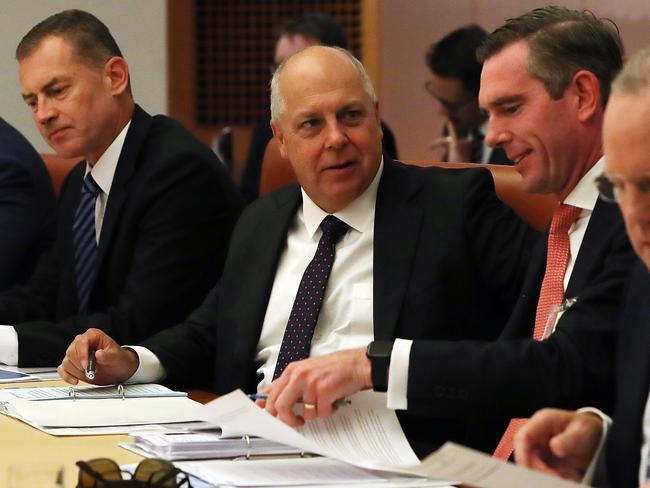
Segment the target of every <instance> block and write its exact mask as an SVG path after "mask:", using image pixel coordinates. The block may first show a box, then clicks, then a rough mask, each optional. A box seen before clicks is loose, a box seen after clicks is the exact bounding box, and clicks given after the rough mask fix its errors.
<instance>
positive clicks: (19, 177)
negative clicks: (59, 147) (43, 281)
mask: <svg viewBox="0 0 650 488" xmlns="http://www.w3.org/2000/svg"><path fill="white" fill-rule="evenodd" d="M54 224H55V200H54V191H53V190H52V181H51V180H50V175H49V174H48V172H47V168H46V167H45V164H44V163H43V160H42V159H41V157H40V156H39V154H38V153H37V152H36V150H35V149H34V148H33V147H32V145H31V144H30V143H29V142H28V141H27V139H25V137H24V136H23V135H22V134H21V133H20V132H18V131H17V130H16V129H14V128H13V127H12V126H11V125H9V124H8V123H7V122H5V121H4V120H3V119H2V118H0V229H2V230H1V231H0V291H2V290H5V289H7V288H9V287H10V286H11V285H13V284H15V283H19V282H23V281H24V280H25V279H26V278H27V277H29V276H30V275H31V273H32V271H33V270H34V266H35V265H36V261H37V259H38V257H39V256H40V255H41V254H42V253H43V252H44V251H45V250H46V249H49V247H50V245H51V244H52V241H53V240H54Z"/></svg>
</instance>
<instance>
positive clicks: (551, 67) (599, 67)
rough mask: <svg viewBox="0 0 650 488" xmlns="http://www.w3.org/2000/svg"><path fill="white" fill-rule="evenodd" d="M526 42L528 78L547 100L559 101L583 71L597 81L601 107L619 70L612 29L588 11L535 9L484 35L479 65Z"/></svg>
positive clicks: (619, 46) (616, 35)
mask: <svg viewBox="0 0 650 488" xmlns="http://www.w3.org/2000/svg"><path fill="white" fill-rule="evenodd" d="M518 41H526V42H527V43H528V45H529V47H530V58H529V61H528V72H529V73H530V75H531V76H533V77H535V78H537V79H538V80H540V81H541V82H542V83H543V84H544V86H545V87H546V90H547V91H548V93H549V95H550V96H551V98H553V99H555V100H557V99H560V98H562V96H563V95H564V91H565V90H566V88H567V87H568V86H569V83H570V82H571V79H572V78H573V75H575V74H576V73H577V72H578V71H580V70H583V69H584V70H587V71H590V72H591V73H593V74H594V75H595V76H596V78H598V81H599V84H600V93H601V99H602V103H603V105H604V104H605V103H606V102H607V99H608V97H609V90H610V85H611V83H612V80H613V79H614V77H615V76H616V74H617V73H618V71H619V70H620V69H621V66H622V64H623V60H622V59H623V43H622V41H621V38H620V36H619V33H618V28H617V27H616V24H614V22H612V21H611V20H608V19H599V18H598V17H596V16H595V15H594V14H593V13H592V12H590V11H588V10H583V11H578V10H570V9H568V8H565V7H558V6H548V7H543V8H536V9H534V10H531V11H530V12H527V13H525V14H524V15H521V16H519V17H516V18H513V19H508V20H506V22H505V24H503V25H502V26H501V27H499V28H498V29H496V30H495V31H494V32H492V33H491V34H489V35H488V36H487V38H486V40H485V42H484V43H483V45H482V46H481V47H480V48H479V49H478V51H477V55H478V59H479V61H481V62H484V61H485V60H487V59H488V58H490V57H492V56H494V55H495V54H497V53H499V52H500V51H501V50H502V49H504V48H505V47H507V46H509V45H511V44H513V43H515V42H518Z"/></svg>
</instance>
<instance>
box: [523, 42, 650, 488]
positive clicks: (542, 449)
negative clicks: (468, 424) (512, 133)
mask: <svg viewBox="0 0 650 488" xmlns="http://www.w3.org/2000/svg"><path fill="white" fill-rule="evenodd" d="M649 107H650V49H644V50H642V51H640V52H638V53H637V54H635V55H634V56H633V57H632V59H630V60H629V61H628V63H627V64H626V65H625V67H624V69H623V71H622V72H621V74H620V75H619V76H618V77H617V78H616V80H615V81H614V84H613V85H612V97H611V99H610V101H609V104H608V105H607V112H606V115H605V124H604V127H603V139H604V144H605V155H606V164H605V174H604V176H603V177H601V180H600V187H601V194H602V195H603V197H604V198H608V199H615V200H616V201H617V202H618V204H619V206H620V207H621V211H622V212H623V217H624V219H625V226H626V228H627V232H628V235H629V236H630V240H631V241H632V245H633V246H634V250H635V251H636V253H637V254H638V256H639V258H640V260H641V262H639V263H638V264H637V265H636V267H635V269H634V272H633V273H632V275H631V279H630V283H629V286H628V290H627V300H626V304H625V308H624V309H623V312H622V313H621V316H620V321H619V326H618V332H619V333H618V355H617V359H616V380H617V381H616V408H615V410H614V416H613V423H612V422H611V421H610V420H609V419H605V423H604V424H603V420H602V419H601V416H599V415H596V413H597V412H594V411H593V410H592V409H584V410H582V411H578V412H570V411H566V410H554V409H546V410H541V411H540V412H538V413H536V414H535V415H534V416H533V417H532V418H531V419H530V421H529V422H528V424H526V425H525V426H524V428H523V429H522V430H521V431H520V432H519V435H518V436H517V439H516V451H515V455H516V459H517V462H518V463H520V464H523V465H525V466H528V467H532V468H536V469H539V470H542V471H546V472H549V473H552V474H555V475H559V476H562V477H564V478H569V479H573V480H576V481H580V480H582V479H583V478H584V477H585V475H587V479H584V481H585V482H586V483H591V472H588V471H591V470H589V468H590V466H591V467H595V464H596V462H597V463H598V466H597V468H596V480H595V485H596V486H611V487H627V486H637V485H644V487H648V486H650V274H649V273H648V270H650V158H649V157H648V155H649V154H650V139H649V138H648V131H649V130H650V108H649ZM601 415H602V414H601ZM610 424H611V428H610V427H609V425H610ZM604 438H606V439H607V440H606V443H605V447H604V449H603V450H602V452H600V454H599V451H600V447H599V446H600V445H601V442H602V439H604Z"/></svg>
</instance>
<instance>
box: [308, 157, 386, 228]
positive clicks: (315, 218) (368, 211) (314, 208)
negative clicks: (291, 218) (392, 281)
mask: <svg viewBox="0 0 650 488" xmlns="http://www.w3.org/2000/svg"><path fill="white" fill-rule="evenodd" d="M383 170H384V157H383V156H382V158H381V162H380V163H379V169H377V174H376V175H375V177H374V178H373V180H372V182H371V183H370V185H368V188H366V190H365V191H364V192H363V193H362V194H361V195H359V196H358V197H357V198H356V199H355V200H353V201H352V202H351V203H350V204H349V205H348V206H347V207H345V208H344V209H342V210H339V211H338V212H334V213H333V214H332V215H334V216H336V217H337V218H339V219H340V220H342V221H343V222H345V223H346V224H348V225H349V226H350V227H352V228H353V229H355V230H357V231H359V232H364V231H365V230H367V229H368V226H369V225H372V224H373V222H374V219H375V202H376V200H377V188H378V187H379V180H380V179H381V174H382V172H383ZM301 191H302V213H303V219H304V223H305V228H306V229H307V232H308V234H309V235H310V236H311V237H314V234H315V233H316V231H317V230H318V228H319V227H320V223H321V222H322V221H323V219H324V218H325V217H327V216H328V215H330V214H328V213H327V212H325V211H324V210H323V209H321V208H320V207H319V206H318V205H316V204H315V203H314V201H313V200H312V199H311V198H309V195H307V193H306V192H305V190H304V189H302V188H301Z"/></svg>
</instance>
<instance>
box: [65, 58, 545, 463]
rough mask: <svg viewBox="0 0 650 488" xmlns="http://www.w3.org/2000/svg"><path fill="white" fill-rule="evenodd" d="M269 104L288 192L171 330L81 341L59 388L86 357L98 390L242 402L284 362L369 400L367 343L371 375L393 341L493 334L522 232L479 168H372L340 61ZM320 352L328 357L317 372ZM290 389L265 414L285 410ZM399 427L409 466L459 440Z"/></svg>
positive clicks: (252, 212) (282, 75) (454, 430)
mask: <svg viewBox="0 0 650 488" xmlns="http://www.w3.org/2000/svg"><path fill="white" fill-rule="evenodd" d="M271 92H272V98H271V112H272V123H273V131H274V137H275V138H276V140H277V141H278V143H279V144H280V148H281V151H282V154H283V155H285V156H286V157H287V158H288V159H289V161H290V163H291V165H292V166H293V168H294V170H295V172H296V175H297V176H298V181H299V184H300V185H297V184H295V185H290V186H288V187H285V188H282V189H280V190H278V191H276V192H274V193H272V194H270V195H268V196H267V197H264V198H262V199H260V200H258V201H256V202H255V203H253V204H252V205H251V206H249V207H248V209H247V210H246V211H245V212H244V214H243V215H242V217H241V219H240V221H239V223H238V225H237V228H236V230H235V232H234V234H233V240H232V242H231V245H230V251H229V255H228V259H227V262H226V267H225V270H224V275H223V278H222V280H221V281H220V283H219V285H218V287H216V288H215V289H214V290H213V292H212V293H211V294H210V295H209V297H208V298H207V299H206V301H205V303H204V304H203V305H202V306H201V307H200V308H198V309H197V310H196V311H195V312H194V313H193V314H192V315H190V317H189V318H188V319H187V320H186V321H185V323H183V324H180V325H179V326H177V327H174V328H171V329H169V330H167V331H164V332H162V333H160V334H157V335H156V336H154V337H153V338H151V339H150V340H147V341H145V342H144V344H143V345H144V346H146V348H147V350H145V349H139V348H138V349H136V350H137V355H136V353H135V352H134V350H133V349H123V348H120V347H118V346H117V344H116V343H115V342H113V341H112V340H111V339H110V338H109V337H108V336H107V335H106V334H103V333H101V332H99V331H97V330H90V331H88V332H87V333H85V334H83V335H82V336H80V337H79V338H77V339H76V340H75V341H74V343H73V344H72V345H71V346H70V348H69V349H68V353H67V355H66V358H65V359H64V361H63V363H62V365H61V367H60V368H59V371H60V372H61V374H62V375H63V377H64V378H65V379H66V380H68V381H70V382H72V383H75V382H76V381H78V379H81V378H83V377H84V375H83V367H84V366H85V364H86V361H87V354H88V350H89V348H95V349H97V354H96V359H97V371H96V376H95V380H96V381H97V382H99V383H114V382H119V381H124V380H126V379H128V378H131V381H158V380H161V379H164V380H165V381H167V382H170V383H172V384H175V385H184V386H190V385H197V384H202V385H205V384H206V383H208V384H211V385H212V386H211V387H212V388H213V389H214V391H215V392H217V393H226V392H229V391H231V390H232V389H234V388H242V389H244V390H246V391H247V392H249V393H252V392H255V391H259V390H261V389H263V388H264V387H266V386H268V385H269V384H270V383H271V382H272V381H273V380H274V379H276V385H279V384H282V382H283V381H285V379H286V378H291V377H294V374H295V372H296V371H297V369H296V367H295V365H296V364H298V363H296V361H298V362H301V361H299V360H301V359H304V358H306V357H308V356H313V357H316V359H317V360H318V359H321V358H323V362H322V363H319V365H320V367H319V368H318V371H319V372H320V373H323V374H329V375H331V377H332V378H337V379H340V381H341V382H342V383H343V384H345V385H351V386H353V385H356V384H357V383H358V381H363V385H362V386H363V387H366V388H370V387H372V386H374V387H376V388H377V389H384V390H385V388H386V386H387V384H386V381H387V372H388V371H387V366H384V367H383V369H382V368H381V367H375V368H374V372H375V374H374V375H373V376H372V379H371V375H370V372H371V364H370V362H369V360H368V358H367V357H366V355H365V348H366V346H367V345H368V343H370V342H373V341H379V342H373V344H374V346H373V348H372V350H373V351H375V353H376V354H377V358H378V360H379V361H380V362H382V363H385V364H386V365H387V364H388V363H387V361H388V360H389V356H390V354H391V351H392V346H393V344H392V340H393V339H394V338H396V337H415V338H422V339H434V338H436V339H449V340H457V339H463V338H474V339H479V338H481V339H489V338H494V337H495V336H496V334H497V333H498V330H499V327H500V326H501V325H502V324H503V321H504V316H505V314H506V313H507V312H508V311H509V308H510V307H511V306H512V303H513V302H514V299H515V298H516V294H517V290H518V288H519V284H520V281H519V278H520V277H521V276H522V275H523V268H524V265H525V264H526V262H527V256H528V253H527V252H526V251H527V246H526V244H527V242H528V237H529V231H528V229H527V228H526V226H525V225H523V223H522V222H521V221H520V220H519V219H517V218H516V217H514V216H513V214H512V213H511V212H510V210H509V209H508V208H506V207H505V206H504V205H503V204H501V202H500V201H499V200H498V199H497V198H496V196H495V194H494V186H493V182H492V178H491V176H490V174H489V172H487V171H485V170H483V169H469V170H458V171H449V170H444V169H440V168H427V169H425V168H419V167H416V166H408V165H403V164H401V163H398V162H395V161H393V160H390V159H389V158H387V157H385V156H384V157H382V151H381V128H380V121H379V115H378V110H377V108H378V107H377V97H376V95H375V91H374V89H373V87H372V84H371V82H370V80H369V79H368V75H367V73H366V71H365V69H364V68H363V66H362V65H361V64H360V63H359V62H358V61H357V60H356V59H355V58H354V57H353V56H351V55H350V54H349V53H348V52H347V51H344V50H342V49H339V48H331V47H323V46H315V47H310V48H307V49H305V50H303V51H301V52H300V53H298V54H295V55H294V56H292V57H291V58H289V59H288V60H287V61H285V62H284V63H283V64H282V65H281V66H280V67H279V68H278V70H277V71H276V73H275V75H274V77H273V81H272V84H271ZM533 237H534V236H533ZM488 297H489V298H488ZM381 341H385V342H381ZM335 351H343V352H339V353H337V354H336V355H335V356H334V357H335V360H334V361H333V360H331V358H332V354H329V355H328V353H333V352H335ZM358 351H361V354H358ZM380 356H381V357H380ZM350 375H355V377H354V378H352V377H351V376H350ZM277 378H280V379H277ZM282 378H284V379H282ZM403 386H406V385H403ZM295 393H297V390H294V391H292V392H291V394H288V395H286V396H285V398H284V399H279V400H278V403H277V404H276V405H275V406H277V407H282V406H283V403H284V406H285V407H286V408H288V407H289V406H292V405H293V403H294V402H295V400H296V399H297V397H295V396H294V395H295ZM315 394H316V392H315V391H311V390H308V391H305V393H304V395H303V401H304V405H305V406H306V410H305V414H304V415H305V418H312V417H313V416H314V415H325V414H327V412H331V409H332V407H331V404H330V403H331V402H332V401H333V400H334V399H335V398H331V397H328V396H326V395H323V396H316V395H315ZM342 394H344V392H343V393H342ZM272 403H273V401H271V403H269V404H268V405H267V407H268V408H269V410H271V411H272V412H273V413H278V412H277V411H276V410H273V408H274V406H273V404H272ZM279 415H280V417H281V418H282V419H283V420H285V421H287V422H290V423H295V422H296V421H297V420H298V419H295V417H292V416H290V415H287V414H285V413H284V411H283V412H281V413H279ZM401 421H402V425H403V426H404V429H405V432H406V435H407V437H408V439H409V441H410V442H411V444H412V445H413V447H414V449H415V450H416V452H418V453H419V454H425V453H427V452H429V451H431V450H432V449H433V448H434V447H435V446H436V445H437V444H438V443H439V442H441V441H442V440H444V439H448V438H454V439H456V440H460V439H461V438H462V434H463V432H464V427H463V425H462V424H461V423H455V422H447V421H444V422H443V421H441V422H438V421H436V420H425V421H423V420H422V419H418V418H417V417H415V416H410V415H404V416H403V417H402V418H401Z"/></svg>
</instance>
